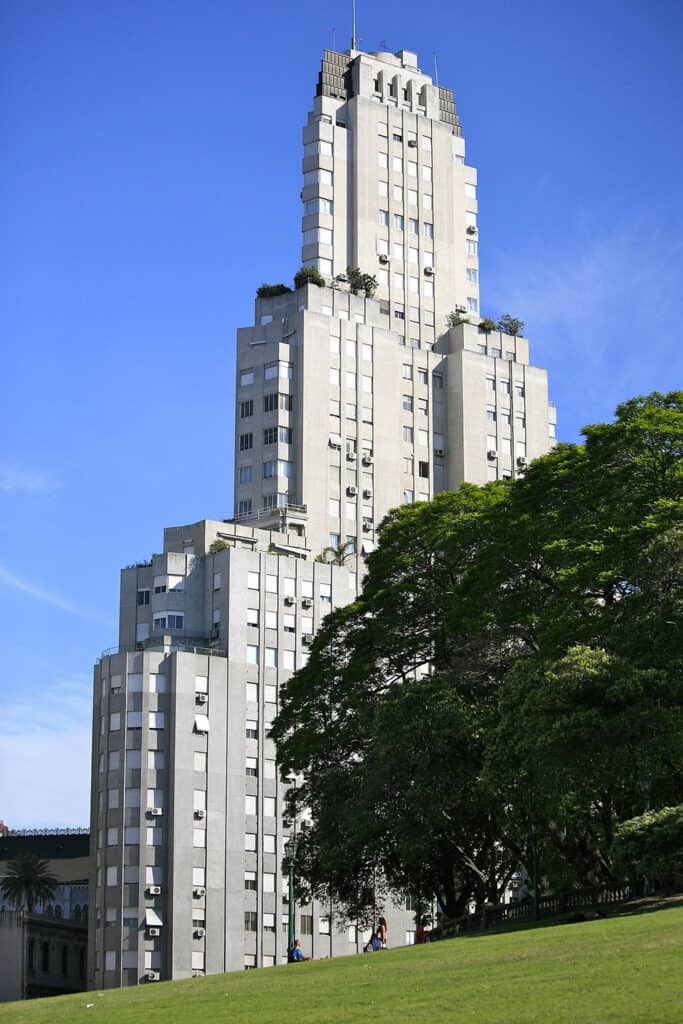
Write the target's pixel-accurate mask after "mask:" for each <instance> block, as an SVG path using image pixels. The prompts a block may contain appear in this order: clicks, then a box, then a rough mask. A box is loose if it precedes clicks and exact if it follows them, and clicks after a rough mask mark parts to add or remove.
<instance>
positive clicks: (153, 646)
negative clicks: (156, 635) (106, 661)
mask: <svg viewBox="0 0 683 1024" xmlns="http://www.w3.org/2000/svg"><path fill="white" fill-rule="evenodd" d="M205 643H206V640H205V638H204V637H202V638H201V643H196V642H193V641H192V640H189V639H187V638H185V639H182V640H181V639H180V638H179V639H178V640H171V641H170V643H165V642H164V641H163V640H152V641H151V642H150V641H147V640H143V641H141V642H140V643H136V644H121V645H120V646H118V647H107V649H106V650H104V651H102V653H101V654H100V657H99V659H98V661H101V660H102V658H110V657H112V656H113V655H115V654H135V653H142V652H144V651H154V652H157V653H161V654H174V653H175V652H176V651H179V652H181V653H183V654H208V655H211V654H214V655H218V656H219V657H224V656H225V655H224V652H223V651H221V649H220V648H218V647H205V646H203V645H204V644H205Z"/></svg>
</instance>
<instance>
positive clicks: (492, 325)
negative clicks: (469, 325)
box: [479, 317, 496, 334]
mask: <svg viewBox="0 0 683 1024" xmlns="http://www.w3.org/2000/svg"><path fill="white" fill-rule="evenodd" d="M479 330H480V331H483V333H484V334H490V333H491V331H495V330H496V322H495V320H489V319H488V317H484V319H483V320H480V321H479Z"/></svg>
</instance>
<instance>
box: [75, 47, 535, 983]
mask: <svg viewBox="0 0 683 1024" xmlns="http://www.w3.org/2000/svg"><path fill="white" fill-rule="evenodd" d="M303 174H304V184H303V191H302V194H301V198H302V201H303V210H304V212H303V221H302V229H303V249H302V260H303V265H304V267H306V268H311V269H312V270H315V271H317V272H318V274H319V275H320V277H321V278H322V279H323V282H324V284H323V286H319V285H318V284H314V283H309V284H305V285H303V286H302V287H300V288H299V289H297V290H295V291H282V292H281V293H280V294H272V292H273V291H275V292H277V291H278V289H274V290H273V289H271V290H270V292H271V294H265V295H262V296H261V297H258V298H257V300H256V310H255V320H254V325H253V326H250V327H245V328H242V329H240V330H239V331H238V345H237V399H236V410H235V413H236V420H235V422H236V429H235V515H234V518H233V519H232V520H229V521H224V522H211V521H202V522H200V523H195V524H193V525H190V526H182V527H177V528H171V529H167V530H166V531H165V535H164V548H163V553H162V554H159V555H154V557H153V558H152V559H151V561H149V562H146V563H143V564H139V565H136V566H131V567H128V568H126V569H124V570H123V572H122V582H121V610H120V630H119V646H118V647H117V648H116V649H114V650H112V651H110V652H105V653H104V654H103V655H102V657H101V658H100V660H99V662H98V664H97V666H96V669H95V687H94V706H93V733H94V742H93V762H92V779H93V785H92V809H91V815H92V817H91V835H92V847H91V879H90V882H91V887H92V897H91V901H90V907H91V911H90V913H91V919H90V963H89V971H90V984H91V985H93V986H96V987H112V986H118V985H130V984H137V983H139V982H140V981H141V980H149V981H153V980H156V979H158V978H171V977H187V976H189V975H191V974H193V973H196V974H203V973H214V972H218V971H222V970H235V969H240V968H242V967H252V966H266V965H271V964H275V963H278V962H280V961H282V960H283V959H284V958H285V955H286V945H287V930H286V918H287V910H288V907H287V891H286V887H285V879H284V878H283V874H282V870H281V862H282V854H283V843H284V840H285V839H286V837H287V835H289V834H290V832H291V831H292V829H295V828H296V827H297V823H296V822H295V823H290V822H285V821H284V820H283V815H282V797H283V793H284V788H285V784H284V783H283V782H282V781H281V780H279V779H278V773H277V768H276V764H275V751H274V749H273V744H272V741H271V740H269V738H268V728H269V723H270V722H271V721H272V719H273V717H274V715H275V714H276V710H277V701H278V695H279V687H280V686H281V685H282V684H283V683H284V682H286V680H287V678H288V677H289V675H291V673H292V672H293V671H295V670H296V669H297V668H299V667H300V666H301V665H302V664H304V663H305V660H306V658H307V650H308V647H309V645H310V643H311V640H312V637H313V635H314V634H315V632H316V630H317V628H318V627H319V625H320V622H321V620H322V618H323V617H324V616H325V614H326V613H327V612H328V611H329V610H330V609H331V608H332V607H334V606H338V605H342V604H344V603H346V602H348V601H349V600H351V599H352V598H353V596H354V595H355V593H356V591H357V587H358V574H359V573H362V570H363V557H364V556H365V555H367V554H368V553H369V552H371V551H372V549H373V547H374V544H375V542H376V529H377V527H378V525H379V523H380V522H381V520H382V518H383V516H384V515H385V514H386V512H387V511H388V510H389V509H390V508H392V507H394V506H396V505H398V504H400V503H401V502H407V501H413V500H422V499H424V500H428V499H430V498H431V497H433V495H434V494H435V493H436V492H438V491H440V490H443V489H445V488H455V487H457V486H458V485H459V484H460V483H461V482H462V481H463V480H469V481H471V482H474V483H485V482H486V481H487V480H491V479H497V478H506V477H509V478H511V477H514V476H515V475H516V474H517V473H518V472H520V471H522V470H523V468H524V466H525V465H526V462H527V460H529V459H532V458H534V457H535V456H537V455H540V454H542V453H543V452H544V451H546V450H547V449H548V448H549V447H550V445H551V444H552V443H553V441H552V434H553V431H554V427H553V420H554V416H553V411H552V408H551V407H550V405H549V403H548V398H547V379H546V374H545V371H544V370H540V369H537V368H535V367H532V366H531V365H530V364H529V361H528V343H527V342H526V341H525V340H524V339H522V338H520V337H513V336H511V335H509V334H504V333H503V334H501V333H500V332H498V331H496V330H493V331H485V330H483V329H482V328H481V327H480V317H479V269H478V242H479V234H478V225H477V191H476V190H477V184H476V172H475V171H474V169H472V168H470V167H468V166H467V165H466V164H465V147H464V140H463V138H462V132H461V129H460V125H459V121H458V117H457V114H456V111H455V105H454V103H453V97H452V94H451V92H450V91H449V90H448V89H444V88H442V87H439V86H436V85H434V84H433V83H432V81H431V79H430V78H429V76H427V75H425V74H423V73H422V72H420V71H419V69H418V66H417V57H416V55H415V54H413V53H411V52H409V51H406V50H402V51H400V52H399V53H398V54H395V55H394V54H388V53H377V54H366V53H360V52H357V51H355V50H351V51H349V52H347V53H345V54H339V53H333V52H330V51H326V52H325V54H324V57H323V62H322V70H321V72H320V76H319V79H318V86H317V93H316V97H315V99H314V102H313V111H312V112H311V113H310V115H309V117H308V123H307V125H306V127H305V129H304V157H303ZM349 267H350V268H359V269H360V271H361V272H362V273H364V274H368V275H370V276H371V277H372V276H375V277H376V278H377V289H376V292H375V293H374V294H367V295H366V294H364V289H363V288H361V289H360V291H358V289H357V288H356V287H355V284H354V280H353V275H352V276H351V280H349V275H348V274H347V268H349ZM368 292H369V293H372V292H373V288H372V287H370V288H369V289H368ZM450 314H454V315H453V316H449V315H450ZM458 321H459V322H458ZM449 324H451V325H452V326H449ZM330 547H331V548H334V549H336V550H337V558H336V560H337V561H343V562H344V563H345V564H343V565H332V564H328V562H326V561H321V560H320V556H321V554H322V555H323V556H325V555H326V556H327V557H329V551H327V549H329V548H330ZM297 911H298V913H297V933H298V934H299V937H300V939H301V941H302V945H303V946H304V949H305V952H306V953H307V955H308V954H310V955H314V956H316V957H318V956H327V955H337V954H340V953H346V952H354V951H356V950H358V949H359V948H360V947H361V944H362V941H363V939H362V936H361V935H360V934H359V932H358V930H357V929H356V927H355V923H354V922H348V921H344V920H343V919H342V918H341V915H339V913H338V912H337V911H336V910H335V908H334V907H329V906H327V905H326V904H324V905H321V904H318V903H314V904H312V905H309V906H305V907H299V908H297ZM388 916H389V917H390V922H389V923H390V932H391V936H392V940H393V942H394V943H395V944H401V943H402V942H403V941H410V936H411V932H412V930H413V928H414V924H413V915H412V913H411V912H409V911H408V910H407V906H403V907H401V906H396V907H394V908H393V910H392V911H391V913H390V914H389V915H388Z"/></svg>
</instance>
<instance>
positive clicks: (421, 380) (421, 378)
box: [417, 369, 429, 384]
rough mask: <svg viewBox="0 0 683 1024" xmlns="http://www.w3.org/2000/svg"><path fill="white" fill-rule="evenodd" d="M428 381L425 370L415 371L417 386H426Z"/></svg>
mask: <svg viewBox="0 0 683 1024" xmlns="http://www.w3.org/2000/svg"><path fill="white" fill-rule="evenodd" d="M428 380H429V375H428V372H427V370H421V369H418V371H417V383H418V384H427V383H428Z"/></svg>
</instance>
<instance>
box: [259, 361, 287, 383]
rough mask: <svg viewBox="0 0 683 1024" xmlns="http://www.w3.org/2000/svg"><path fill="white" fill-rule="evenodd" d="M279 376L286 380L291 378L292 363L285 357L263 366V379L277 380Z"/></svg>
mask: <svg viewBox="0 0 683 1024" xmlns="http://www.w3.org/2000/svg"><path fill="white" fill-rule="evenodd" d="M278 377H281V378H284V379H285V380H291V379H292V364H291V363H288V362H286V361H285V360H284V359H279V360H276V361H275V362H272V363H266V365H265V366H264V367H263V379H264V380H277V379H278Z"/></svg>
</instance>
